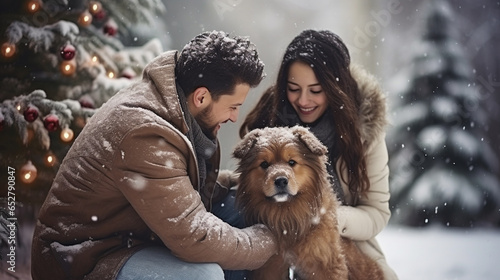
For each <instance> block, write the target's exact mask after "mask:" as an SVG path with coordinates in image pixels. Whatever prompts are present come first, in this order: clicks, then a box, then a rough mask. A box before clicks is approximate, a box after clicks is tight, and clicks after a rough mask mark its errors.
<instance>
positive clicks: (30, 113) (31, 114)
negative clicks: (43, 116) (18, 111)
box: [23, 106, 39, 122]
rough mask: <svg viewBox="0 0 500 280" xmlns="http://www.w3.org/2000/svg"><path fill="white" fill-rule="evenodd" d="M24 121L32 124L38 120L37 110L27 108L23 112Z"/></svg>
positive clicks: (32, 107)
mask: <svg viewBox="0 0 500 280" xmlns="http://www.w3.org/2000/svg"><path fill="white" fill-rule="evenodd" d="M23 115H24V119H25V120H26V121H28V122H34V121H35V120H36V119H37V118H38V115H39V113H38V109H37V108H36V107H34V106H28V108H26V110H24V113H23Z"/></svg>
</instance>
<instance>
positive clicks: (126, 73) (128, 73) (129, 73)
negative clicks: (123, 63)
mask: <svg viewBox="0 0 500 280" xmlns="http://www.w3.org/2000/svg"><path fill="white" fill-rule="evenodd" d="M121 76H122V77H123V78H126V79H129V80H132V79H133V78H135V77H136V76H137V74H136V73H135V71H134V70H132V68H130V67H127V68H125V69H123V71H122V74H121Z"/></svg>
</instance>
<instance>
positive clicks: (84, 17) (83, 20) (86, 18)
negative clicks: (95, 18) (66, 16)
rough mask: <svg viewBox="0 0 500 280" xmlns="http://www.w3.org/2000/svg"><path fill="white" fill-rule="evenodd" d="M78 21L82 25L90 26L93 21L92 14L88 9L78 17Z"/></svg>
mask: <svg viewBox="0 0 500 280" xmlns="http://www.w3.org/2000/svg"><path fill="white" fill-rule="evenodd" d="M78 23H79V24H80V25H81V26H89V25H90V24H91V23H92V15H91V14H90V13H89V12H88V11H85V12H83V13H82V14H81V15H80V17H79V18H78Z"/></svg>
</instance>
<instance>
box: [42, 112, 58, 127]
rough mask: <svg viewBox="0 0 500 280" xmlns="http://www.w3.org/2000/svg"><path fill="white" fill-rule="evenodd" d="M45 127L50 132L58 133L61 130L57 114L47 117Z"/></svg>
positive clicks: (44, 121) (44, 122)
mask: <svg viewBox="0 0 500 280" xmlns="http://www.w3.org/2000/svg"><path fill="white" fill-rule="evenodd" d="M43 126H45V128H46V129H47V130H48V131H56V130H57V129H58V128H59V118H58V117H57V115H55V114H50V115H47V116H46V117H45V118H44V119H43Z"/></svg>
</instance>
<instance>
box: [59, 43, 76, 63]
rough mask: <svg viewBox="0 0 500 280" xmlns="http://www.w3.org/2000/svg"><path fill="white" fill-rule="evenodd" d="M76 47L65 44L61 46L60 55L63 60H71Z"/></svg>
mask: <svg viewBox="0 0 500 280" xmlns="http://www.w3.org/2000/svg"><path fill="white" fill-rule="evenodd" d="M75 54H76V49H75V47H74V46H73V45H71V44H67V45H65V46H64V47H62V48H61V57H62V58H63V59H64V60H72V59H73V58H74V57H75Z"/></svg>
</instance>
